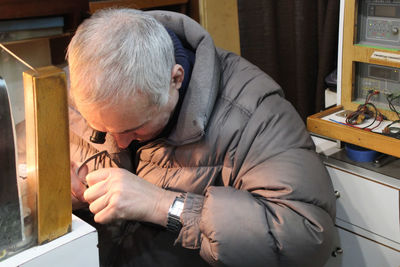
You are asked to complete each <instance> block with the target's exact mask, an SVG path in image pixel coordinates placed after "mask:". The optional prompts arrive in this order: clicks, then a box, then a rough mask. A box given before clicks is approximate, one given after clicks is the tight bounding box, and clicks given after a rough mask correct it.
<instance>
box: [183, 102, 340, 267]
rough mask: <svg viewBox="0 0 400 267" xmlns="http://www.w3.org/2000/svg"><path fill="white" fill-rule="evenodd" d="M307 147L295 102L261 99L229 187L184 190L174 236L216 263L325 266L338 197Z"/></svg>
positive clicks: (309, 145)
mask: <svg viewBox="0 0 400 267" xmlns="http://www.w3.org/2000/svg"><path fill="white" fill-rule="evenodd" d="M260 122H262V123H260ZM312 148H313V144H312V142H311V140H310V137H309V135H308V133H307V131H306V130H305V127H304V124H303V122H302V121H301V119H300V118H299V116H298V115H297V113H296V111H295V110H294V108H293V107H292V106H291V105H290V104H289V103H288V102H287V101H286V100H284V99H283V98H282V97H280V96H278V95H272V96H269V97H267V98H265V99H264V100H263V101H262V102H261V103H260V104H259V106H258V107H257V109H256V110H255V112H254V113H253V114H252V115H251V117H250V118H249V121H248V123H247V125H246V127H245V129H244V131H243V133H242V136H241V138H240V142H239V145H238V147H237V150H236V152H235V155H234V159H233V161H234V165H233V169H232V173H231V175H232V177H230V178H231V180H232V181H233V182H232V185H231V186H228V187H222V186H221V187H216V186H213V187H210V188H209V189H208V191H207V193H206V195H205V196H204V197H203V196H198V195H194V194H188V197H187V199H186V204H185V209H184V212H183V214H182V217H181V218H182V221H183V223H184V227H183V229H182V231H181V233H180V236H179V238H178V242H179V241H180V242H182V245H183V246H185V247H188V248H197V247H198V248H200V254H201V256H202V257H203V258H204V259H206V260H207V261H208V262H209V263H210V264H212V265H217V266H219V265H228V266H322V265H323V264H324V262H325V261H326V260H327V258H328V256H329V253H330V251H331V243H332V238H333V227H334V224H333V218H334V216H335V198H334V194H333V188H332V184H331V181H330V179H329V176H328V173H327V171H326V169H325V167H324V166H323V165H322V163H321V161H320V159H319V158H318V156H317V155H316V153H315V152H314V151H313V150H312Z"/></svg>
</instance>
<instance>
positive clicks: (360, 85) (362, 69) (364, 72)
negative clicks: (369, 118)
mask: <svg viewBox="0 0 400 267" xmlns="http://www.w3.org/2000/svg"><path fill="white" fill-rule="evenodd" d="M370 90H373V91H378V92H379V94H377V95H375V96H374V97H373V98H371V102H372V103H374V104H375V105H376V106H377V108H380V109H385V110H390V108H389V102H388V97H390V96H392V97H393V96H398V95H400V69H399V68H394V67H390V66H380V65H375V64H368V63H357V64H356V79H355V90H354V96H353V101H355V102H357V103H359V104H363V103H364V101H365V98H366V97H367V95H368V92H369V91H370ZM399 103H400V98H397V99H396V100H395V101H393V102H392V104H393V105H394V106H395V107H397V109H398V110H400V104H399Z"/></svg>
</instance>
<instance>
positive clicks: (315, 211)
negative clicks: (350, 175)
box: [70, 11, 335, 266]
mask: <svg viewBox="0 0 400 267" xmlns="http://www.w3.org/2000/svg"><path fill="white" fill-rule="evenodd" d="M149 14H151V15H152V16H154V17H155V18H156V19H157V20H159V21H160V22H161V23H163V24H164V25H165V26H166V27H168V28H169V29H171V30H173V31H174V32H175V33H176V34H177V35H178V37H179V38H180V39H181V40H184V41H186V42H187V43H188V44H189V45H190V46H192V47H193V49H194V50H196V62H195V65H194V68H193V73H192V77H191V80H190V83H189V87H188V89H187V92H186V95H185V98H184V102H183V105H182V108H181V112H180V114H179V117H178V122H177V125H176V127H175V128H174V130H173V131H172V133H171V135H170V136H169V137H168V138H165V139H159V140H155V141H154V142H151V143H150V144H148V145H147V146H145V147H142V148H141V149H140V150H139V151H138V153H137V154H136V159H137V160H138V166H137V170H136V174H137V175H138V176H140V177H142V178H143V179H146V180H148V181H150V182H151V183H154V184H156V185H158V186H162V187H163V188H168V189H172V190H178V191H184V192H190V193H189V194H188V195H187V198H186V200H185V207H184V211H183V213H182V216H181V220H182V223H183V228H182V230H181V232H180V234H179V236H178V237H177V238H176V236H175V237H174V236H172V235H171V234H170V233H166V232H165V231H163V230H162V229H158V228H156V227H153V226H149V225H146V224H145V225H141V226H140V227H141V228H143V229H142V231H141V232H140V231H138V230H137V229H136V228H135V230H134V231H132V233H131V235H130V236H128V237H124V238H122V240H123V241H121V239H120V240H119V241H120V242H119V243H120V245H119V247H118V249H117V252H115V251H114V253H117V254H118V255H119V256H118V257H117V259H116V261H115V264H116V265H121V266H122V265H135V264H136V265H140V266H144V265H148V266H152V265H153V266H197V265H202V264H204V261H202V260H201V259H200V258H199V256H198V255H200V256H201V257H202V258H203V259H204V260H205V261H206V262H208V263H209V264H211V265H227V266H321V265H323V263H324V262H325V261H326V259H327V258H328V256H329V253H330V249H331V241H332V235H333V218H334V214H335V198H334V194H333V189H332V185H331V182H330V179H329V176H328V174H327V171H326V170H325V168H324V166H323V165H322V163H321V161H320V159H319V158H318V156H317V155H316V153H315V152H314V151H313V149H314V146H313V143H312V141H311V139H310V137H309V134H308V133H307V131H306V129H305V126H304V124H303V122H302V120H301V119H300V117H299V116H298V114H297V112H296V111H295V110H294V108H293V107H292V106H291V105H290V104H289V103H288V102H287V101H286V100H285V99H284V98H283V96H282V95H283V92H282V90H281V89H280V87H279V86H278V85H277V84H276V83H275V82H274V81H273V80H272V79H271V78H270V77H269V76H267V75H266V74H265V73H263V72H262V71H260V70H259V69H258V68H257V67H255V66H254V65H252V64H250V63H249V62H247V61H246V60H245V59H243V58H241V57H239V56H237V55H235V54H233V53H229V52H226V51H223V50H220V49H216V48H215V47H214V44H213V41H212V39H211V37H210V36H209V34H208V33H207V32H206V31H205V30H204V29H203V28H201V26H199V25H198V24H197V23H196V22H194V21H193V20H191V19H190V18H188V17H186V16H184V15H181V14H176V13H171V12H161V11H151V12H149ZM70 118H71V122H72V127H71V129H72V134H71V136H72V146H71V149H72V153H71V154H72V156H73V159H75V160H78V161H79V160H83V159H84V158H85V157H86V154H87V153H91V152H90V151H93V150H94V149H96V150H103V149H104V148H106V149H108V151H109V152H111V153H114V156H116V158H117V159H119V160H120V161H121V162H122V164H123V165H124V166H125V167H126V168H127V169H131V168H132V166H131V165H130V163H131V162H130V161H129V160H127V158H129V155H127V152H126V151H122V152H121V151H119V150H118V149H117V148H116V146H115V143H114V142H113V140H112V138H111V137H110V136H109V137H108V139H107V143H106V144H105V145H103V146H102V145H90V144H89V143H87V142H86V141H85V140H88V136H89V135H90V129H88V128H87V126H83V123H84V122H83V120H81V118H80V116H79V114H78V113H77V112H76V111H74V110H72V109H71V111H70ZM77 136H80V137H82V139H79V138H78V137H77ZM84 147H85V149H83V148H84ZM88 151H89V152H88ZM140 227H139V228H140ZM146 229H147V230H146ZM149 229H150V230H149ZM128 233H129V230H128V231H125V232H122V233H120V235H125V236H126V235H129V234H128ZM100 234H102V232H101V231H100ZM101 239H102V238H101V237H100V240H101ZM174 239H176V240H175V243H176V244H175V246H174ZM121 244H122V245H121ZM185 248H189V249H192V250H188V249H185ZM107 257H109V256H107Z"/></svg>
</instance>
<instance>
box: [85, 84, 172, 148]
mask: <svg viewBox="0 0 400 267" xmlns="http://www.w3.org/2000/svg"><path fill="white" fill-rule="evenodd" d="M178 97H179V95H178V91H177V90H173V89H171V90H170V98H169V101H168V103H167V104H166V105H165V106H163V107H161V108H158V107H157V106H154V105H149V104H148V101H147V97H146V96H143V95H139V96H135V97H132V99H123V100H121V101H120V102H119V103H118V106H110V107H105V108H104V107H101V106H99V105H89V106H79V105H78V110H79V111H80V112H81V114H82V116H83V117H84V118H85V119H86V121H87V122H88V124H89V125H90V126H91V127H92V128H93V129H95V130H97V131H101V132H107V133H109V134H111V135H112V136H113V137H114V139H115V140H116V142H117V144H118V147H120V148H127V147H128V146H129V144H130V143H131V142H132V141H133V140H138V141H139V142H143V141H148V140H151V139H153V138H155V137H157V136H158V135H159V134H160V133H161V132H162V130H163V129H164V127H165V126H166V125H167V123H168V121H169V118H170V116H171V115H172V113H173V111H174V108H175V106H176V103H177V100H178Z"/></svg>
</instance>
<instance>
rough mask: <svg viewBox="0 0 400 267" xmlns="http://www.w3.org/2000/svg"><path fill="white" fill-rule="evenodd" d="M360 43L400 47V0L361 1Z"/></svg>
mask: <svg viewBox="0 0 400 267" xmlns="http://www.w3.org/2000/svg"><path fill="white" fill-rule="evenodd" d="M357 37H358V38H357V39H358V40H357V41H358V43H359V44H367V45H368V44H369V45H373V44H377V45H383V46H385V47H394V48H396V47H397V48H398V46H399V45H400V0H367V1H359V11H358V36H357Z"/></svg>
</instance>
